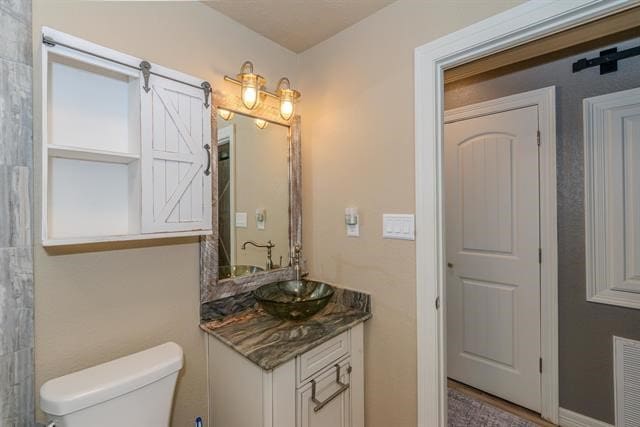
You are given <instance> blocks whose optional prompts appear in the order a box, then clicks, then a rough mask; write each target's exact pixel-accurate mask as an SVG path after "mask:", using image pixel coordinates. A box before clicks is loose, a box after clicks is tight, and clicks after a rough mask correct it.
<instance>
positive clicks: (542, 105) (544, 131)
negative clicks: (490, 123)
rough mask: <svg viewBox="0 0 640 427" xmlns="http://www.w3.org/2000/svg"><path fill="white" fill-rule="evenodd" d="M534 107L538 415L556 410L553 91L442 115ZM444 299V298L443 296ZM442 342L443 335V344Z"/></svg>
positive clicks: (452, 116) (462, 117)
mask: <svg viewBox="0 0 640 427" xmlns="http://www.w3.org/2000/svg"><path fill="white" fill-rule="evenodd" d="M531 106H536V107H537V108H538V129H539V130H540V248H541V249H542V264H541V268H540V284H541V286H540V357H541V358H542V361H543V362H542V363H543V369H542V374H541V390H540V392H541V406H542V411H541V412H542V414H544V415H546V416H547V417H548V418H551V417H552V416H553V414H554V413H557V411H558V389H559V384H558V381H559V380H558V238H557V236H558V228H557V201H556V88H555V86H550V87H546V88H542V89H537V90H532V91H528V92H523V93H519V94H515V95H511V96H506V97H503V98H499V99H495V100H490V101H486V102H481V103H478V104H473V105H469V106H464V107H460V108H456V109H452V110H447V111H446V112H445V116H444V118H445V120H444V121H445V122H455V121H458V120H465V119H471V118H473V117H479V116H485V115H488V114H496V113H501V112H504V111H510V110H515V109H518V108H526V107H531ZM444 297H445V298H446V295H444ZM444 340H446V336H445V337H444V338H443V341H444Z"/></svg>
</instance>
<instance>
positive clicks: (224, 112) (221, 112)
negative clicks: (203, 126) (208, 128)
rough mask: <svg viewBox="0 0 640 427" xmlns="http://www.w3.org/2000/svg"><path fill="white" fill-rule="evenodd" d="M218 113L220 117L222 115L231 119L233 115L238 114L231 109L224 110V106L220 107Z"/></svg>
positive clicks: (226, 118)
mask: <svg viewBox="0 0 640 427" xmlns="http://www.w3.org/2000/svg"><path fill="white" fill-rule="evenodd" d="M218 115H219V116H220V117H222V118H223V119H224V120H226V121H229V120H231V119H233V117H234V116H235V115H236V113H234V112H233V111H229V110H224V109H222V108H218Z"/></svg>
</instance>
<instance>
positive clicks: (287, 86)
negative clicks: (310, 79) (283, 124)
mask: <svg viewBox="0 0 640 427" xmlns="http://www.w3.org/2000/svg"><path fill="white" fill-rule="evenodd" d="M276 94H277V95H278V97H279V98H280V116H282V118H283V119H285V120H289V119H290V118H291V116H293V111H294V108H295V107H294V104H295V102H296V101H297V100H298V98H300V92H298V91H297V90H294V89H291V82H289V79H288V78H286V77H283V78H281V79H280V81H279V82H278V88H277V89H276Z"/></svg>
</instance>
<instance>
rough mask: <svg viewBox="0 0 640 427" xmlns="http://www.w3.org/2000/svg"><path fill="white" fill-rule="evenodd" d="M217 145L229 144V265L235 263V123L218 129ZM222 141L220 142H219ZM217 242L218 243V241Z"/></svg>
mask: <svg viewBox="0 0 640 427" xmlns="http://www.w3.org/2000/svg"><path fill="white" fill-rule="evenodd" d="M217 138H218V140H217V142H218V144H217V145H218V146H220V145H224V144H229V160H230V162H229V233H230V235H231V238H230V239H229V252H230V255H231V265H234V264H235V263H236V239H235V236H236V218H235V210H236V185H235V181H236V141H235V139H236V125H235V124H234V123H231V124H229V125H228V126H225V127H223V128H220V129H218V136H217ZM220 141H222V142H220ZM218 244H219V243H218Z"/></svg>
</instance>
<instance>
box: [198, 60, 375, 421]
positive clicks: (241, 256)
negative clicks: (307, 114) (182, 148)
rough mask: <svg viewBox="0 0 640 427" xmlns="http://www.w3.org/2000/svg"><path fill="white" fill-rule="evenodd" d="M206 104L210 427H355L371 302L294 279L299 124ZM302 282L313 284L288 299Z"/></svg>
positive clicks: (299, 276)
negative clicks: (209, 111)
mask: <svg viewBox="0 0 640 427" xmlns="http://www.w3.org/2000/svg"><path fill="white" fill-rule="evenodd" d="M247 64H249V63H248V62H245V64H243V70H244V69H245V65H247ZM252 68H253V67H252V66H251V69H252ZM225 80H226V81H227V82H229V81H233V82H236V83H238V84H239V82H238V81H236V80H234V78H232V77H225ZM284 80H287V79H281V82H282V81H284ZM261 82H262V85H263V86H261V87H264V84H265V82H264V81H261ZM287 83H288V80H287ZM238 89H239V88H238ZM260 90H263V89H260ZM243 93H244V92H243ZM280 93H281V94H282V93H285V92H280ZM273 96H274V95H273V94H271V98H272V97H273ZM213 98H214V102H213V104H214V105H213V107H214V110H213V111H214V113H213V120H212V125H213V127H214V130H215V131H216V132H217V136H218V146H217V153H218V155H217V156H214V157H213V158H212V162H213V163H212V170H213V171H215V173H216V174H217V179H216V180H213V183H212V185H213V189H212V194H213V199H214V200H213V206H214V209H213V212H212V216H213V218H212V222H213V224H214V227H213V233H212V234H211V235H209V236H206V237H203V238H201V245H200V249H201V250H200V267H201V272H200V279H201V288H200V290H201V293H200V302H201V323H200V328H201V329H202V330H203V331H204V332H206V334H205V338H204V339H205V341H206V349H207V363H208V387H209V388H208V392H209V426H210V427H338V426H340V427H348V426H349V427H350V426H353V427H364V363H363V358H364V354H363V353H364V350H363V348H364V342H363V340H364V338H363V323H364V322H365V321H366V320H368V319H369V318H370V317H371V303H370V297H369V295H366V294H364V293H361V292H357V291H352V290H348V289H342V288H340V287H335V286H333V287H332V286H328V284H326V283H319V282H315V281H310V280H306V279H304V277H305V276H306V273H305V271H304V270H305V262H304V257H303V255H302V252H301V250H302V247H303V242H302V197H301V196H302V195H301V192H302V188H301V136H300V126H301V125H300V123H301V119H300V116H297V115H292V116H291V117H289V118H288V119H285V118H284V117H285V116H284V115H282V114H281V110H280V109H279V108H278V107H277V103H275V105H274V102H269V99H271V98H270V97H269V96H265V97H262V98H261V99H263V102H261V103H259V104H258V105H257V106H255V108H252V109H248V108H247V107H246V105H245V104H244V103H243V98H242V97H241V96H240V91H239V90H238V92H235V93H234V92H225V93H221V92H214V97H213ZM214 152H215V151H214ZM308 284H314V285H316V284H317V285H320V286H319V287H317V288H313V289H312V291H310V292H309V293H307V292H300V293H298V292H297V291H299V290H300V289H302V288H304V287H305V286H307V285H308ZM265 285H266V286H268V288H267V287H263V288H261V287H262V286H265ZM289 285H292V286H293V287H294V288H295V290H294V292H293V293H292V294H290V293H288V291H289V290H290V288H289ZM259 288H261V289H260V291H258V292H256V293H255V294H254V291H256V290H257V289H259ZM285 288H286V289H287V291H286V292H285V291H284V289H285ZM267 289H269V290H274V292H276V293H275V294H273V295H276V296H279V295H280V294H278V292H281V291H282V292H284V293H286V294H287V296H291V295H293V300H292V301H290V302H287V303H283V302H282V301H279V300H271V301H270V300H269V297H270V296H271V295H272V294H270V293H268V292H266V290H267ZM327 289H328V290H327ZM320 290H321V292H316V291H320ZM318 293H321V294H322V295H320V296H318ZM256 295H257V298H256ZM300 298H301V299H302V301H301V300H300ZM320 300H321V301H320ZM279 304H284V306H283V305H279ZM287 304H300V305H298V306H297V307H296V308H292V307H291V306H290V305H287ZM324 304H327V305H326V306H324ZM303 306H304V308H303ZM314 306H316V307H315V308H313V307H314ZM309 307H311V308H313V309H312V310H309V311H306V310H308V309H309ZM265 310H267V311H269V312H271V313H272V314H269V313H268V312H267V311H265ZM287 310H291V311H287ZM317 310H320V311H317ZM311 312H315V313H316V314H315V315H313V316H312V317H309V318H306V317H305V316H308V315H309V314H311ZM274 315H275V317H274ZM283 318H294V319H298V320H282V319H283ZM301 318H305V319H306V320H300V319H301Z"/></svg>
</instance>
